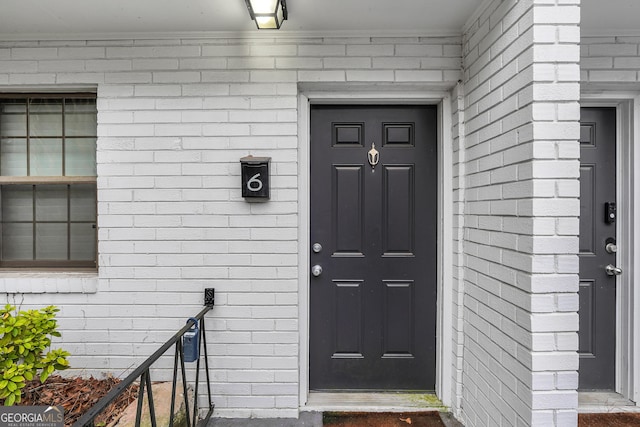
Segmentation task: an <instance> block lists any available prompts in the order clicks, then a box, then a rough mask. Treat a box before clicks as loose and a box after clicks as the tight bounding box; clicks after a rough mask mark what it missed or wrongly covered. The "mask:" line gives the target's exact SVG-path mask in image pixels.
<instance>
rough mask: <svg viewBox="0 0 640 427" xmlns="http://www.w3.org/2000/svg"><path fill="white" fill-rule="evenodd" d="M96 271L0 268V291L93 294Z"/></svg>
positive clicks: (95, 287)
mask: <svg viewBox="0 0 640 427" xmlns="http://www.w3.org/2000/svg"><path fill="white" fill-rule="evenodd" d="M97 291H98V272H97V271H95V270H83V271H51V270H49V271H44V270H42V271H33V270H29V271H16V270H3V269H0V293H5V294H71V293H78V294H94V293H96V292H97Z"/></svg>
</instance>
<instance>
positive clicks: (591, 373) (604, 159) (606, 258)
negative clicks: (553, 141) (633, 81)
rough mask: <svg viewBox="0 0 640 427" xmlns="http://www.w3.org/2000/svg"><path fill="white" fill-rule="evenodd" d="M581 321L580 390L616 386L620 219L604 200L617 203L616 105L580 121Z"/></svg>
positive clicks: (586, 111) (584, 114)
mask: <svg viewBox="0 0 640 427" xmlns="http://www.w3.org/2000/svg"><path fill="white" fill-rule="evenodd" d="M580 157H581V163H580V255H579V256H580V287H579V297H580V308H579V314H580V323H579V328H580V332H579V337H580V345H579V354H580V381H579V388H580V389H581V390H614V389H615V357H616V354H615V348H616V340H615V337H616V329H615V328H616V279H615V276H609V275H607V273H606V270H605V267H606V266H607V265H608V264H611V265H613V266H616V254H615V253H609V252H607V251H606V250H605V248H606V244H607V242H608V241H609V239H615V238H616V223H615V222H612V223H610V222H608V221H607V220H606V219H605V218H606V215H605V203H607V202H613V203H615V202H616V110H615V108H601V107H599V108H582V109H581V126H580Z"/></svg>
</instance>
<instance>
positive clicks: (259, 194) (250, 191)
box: [240, 156, 271, 202]
mask: <svg viewBox="0 0 640 427" xmlns="http://www.w3.org/2000/svg"><path fill="white" fill-rule="evenodd" d="M270 163H271V157H253V156H247V157H243V158H241V159H240V168H241V172H240V175H241V176H242V197H244V198H245V199H246V200H247V201H248V202H264V201H267V200H269V198H270V197H271V192H270V185H269V184H270V183H269V173H270V171H269V167H270Z"/></svg>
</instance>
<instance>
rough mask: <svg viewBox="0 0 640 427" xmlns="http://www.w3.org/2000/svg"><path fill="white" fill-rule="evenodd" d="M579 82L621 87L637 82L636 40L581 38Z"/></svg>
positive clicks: (639, 41) (639, 53)
mask: <svg viewBox="0 0 640 427" xmlns="http://www.w3.org/2000/svg"><path fill="white" fill-rule="evenodd" d="M581 42H582V44H581V52H580V54H581V60H580V68H581V71H580V72H581V75H580V81H581V82H582V83H589V84H590V85H592V86H597V85H600V84H609V85H612V84H615V85H616V86H618V87H624V86H625V85H630V84H633V83H637V82H638V81H640V37H625V36H619V37H615V36H609V37H583V38H582V41H581Z"/></svg>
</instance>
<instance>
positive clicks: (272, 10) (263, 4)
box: [245, 0, 287, 30]
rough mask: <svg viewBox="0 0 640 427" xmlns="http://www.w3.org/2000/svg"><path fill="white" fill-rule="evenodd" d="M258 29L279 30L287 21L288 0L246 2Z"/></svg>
mask: <svg viewBox="0 0 640 427" xmlns="http://www.w3.org/2000/svg"><path fill="white" fill-rule="evenodd" d="M245 2H246V3H247V8H248V9H249V15H251V19H253V20H254V21H256V25H257V26H258V29H260V30H263V29H271V30H277V29H279V28H280V26H281V25H282V21H284V20H286V19H287V2H286V0H245Z"/></svg>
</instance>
